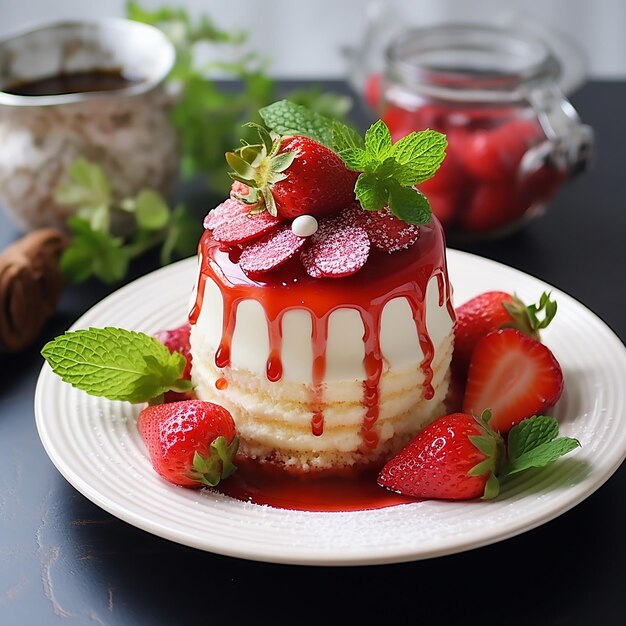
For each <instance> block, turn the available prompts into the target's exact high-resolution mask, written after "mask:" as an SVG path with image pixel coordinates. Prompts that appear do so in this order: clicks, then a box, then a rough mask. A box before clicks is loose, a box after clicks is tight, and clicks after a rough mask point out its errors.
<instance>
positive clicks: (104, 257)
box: [60, 217, 130, 283]
mask: <svg viewBox="0 0 626 626" xmlns="http://www.w3.org/2000/svg"><path fill="white" fill-rule="evenodd" d="M68 226H69V228H70V231H71V232H72V239H71V241H70V245H69V246H68V247H67V248H66V249H65V250H64V251H63V254H62V256H61V261H60V269H61V273H62V274H63V276H64V277H65V278H66V279H67V280H69V281H70V282H74V283H81V282H84V281H85V280H87V279H88V278H90V277H91V276H95V277H96V278H99V279H100V280H102V281H104V282H105V283H115V282H117V281H119V280H121V279H122V278H123V277H124V276H125V275H126V271H127V270H128V263H129V261H130V257H129V254H128V251H127V250H126V249H125V248H124V247H123V241H122V240H121V239H119V238H116V237H111V236H110V235H108V234H106V233H103V232H100V231H96V230H93V229H92V228H91V225H90V224H89V222H87V221H85V220H83V219H81V218H79V217H71V218H69V220H68Z"/></svg>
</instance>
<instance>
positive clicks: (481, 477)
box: [378, 413, 502, 500]
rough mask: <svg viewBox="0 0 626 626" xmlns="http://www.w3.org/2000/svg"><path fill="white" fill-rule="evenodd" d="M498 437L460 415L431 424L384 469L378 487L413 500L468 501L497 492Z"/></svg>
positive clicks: (489, 496)
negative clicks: (410, 497) (414, 498)
mask: <svg viewBox="0 0 626 626" xmlns="http://www.w3.org/2000/svg"><path fill="white" fill-rule="evenodd" d="M501 458H502V450H501V439H500V437H499V436H498V435H497V434H496V433H494V432H492V431H491V430H490V429H489V428H488V427H487V426H486V425H485V424H484V422H483V421H482V420H481V419H479V418H475V417H473V416H472V415H467V414H465V413H452V414H450V415H445V416H444V417H440V418H439V419H437V420H435V421H434V422H433V423H432V424H430V425H429V426H427V427H426V428H425V429H424V430H422V431H421V432H420V433H419V434H418V435H417V436H416V437H415V438H414V439H413V440H412V441H411V442H409V444H408V445H407V446H406V447H405V448H404V449H403V450H401V451H400V452H399V453H398V454H397V455H396V456H395V457H393V458H392V459H391V460H390V461H388V462H387V464H386V465H385V466H384V467H383V469H382V470H381V472H380V474H379V475H378V484H379V485H380V486H381V487H385V488H386V489H389V490H391V491H395V492H397V493H401V494H404V495H407V496H413V497H416V498H438V499H444V500H468V499H471V498H478V497H481V496H482V497H484V498H492V497H495V496H496V495H497V494H498V479H497V478H496V470H497V467H498V465H499V463H500V460H501Z"/></svg>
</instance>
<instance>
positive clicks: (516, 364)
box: [463, 328, 563, 433]
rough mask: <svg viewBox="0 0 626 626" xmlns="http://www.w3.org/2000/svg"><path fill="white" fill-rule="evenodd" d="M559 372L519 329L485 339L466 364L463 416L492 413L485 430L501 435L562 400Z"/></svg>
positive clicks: (548, 354)
mask: <svg viewBox="0 0 626 626" xmlns="http://www.w3.org/2000/svg"><path fill="white" fill-rule="evenodd" d="M562 392H563V373H562V371H561V367H560V365H559V363H558V361H557V360H556V358H555V356H554V355H553V354H552V352H551V351H550V350H549V349H548V348H547V347H546V346H544V345H543V344H541V343H539V342H538V341H536V340H535V339H531V338H530V337H527V336H526V335H523V334H522V333H520V332H519V331H518V330H515V329H512V328H506V329H504V330H498V331H494V332H491V333H489V334H487V335H485V336H484V337H483V338H482V339H481V340H480V341H479V342H478V343H477V344H476V347H475V348H474V352H473V353H472V360H471V362H470V367H469V373H468V378H467V386H466V388H465V397H464V398H463V412H465V413H472V414H473V415H480V414H481V413H482V411H483V410H485V409H490V410H491V413H492V417H491V420H490V422H489V425H490V426H491V428H493V429H494V430H496V431H498V432H501V433H506V432H508V431H509V430H510V429H511V428H512V427H513V426H515V425H516V424H518V423H519V422H521V421H522V420H524V419H526V418H528V417H531V416H533V415H538V414H541V413H543V412H544V411H545V410H546V409H547V408H549V407H551V406H552V405H554V404H555V403H556V401H557V400H558V399H559V398H560V397H561V393H562Z"/></svg>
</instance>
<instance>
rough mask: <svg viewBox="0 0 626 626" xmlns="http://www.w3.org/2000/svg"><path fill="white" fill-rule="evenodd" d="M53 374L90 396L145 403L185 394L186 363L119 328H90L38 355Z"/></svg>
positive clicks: (149, 340) (188, 384) (64, 337)
mask: <svg viewBox="0 0 626 626" xmlns="http://www.w3.org/2000/svg"><path fill="white" fill-rule="evenodd" d="M41 354H42V355H43V357H44V358H45V359H46V361H47V362H48V364H49V365H50V367H51V368H52V371H53V372H54V373H55V374H57V375H58V376H60V377H61V378H62V379H63V380H64V381H65V382H66V383H69V384H70V385H72V386H73V387H76V388H78V389H81V390H82V391H85V392H87V393H89V394H90V395H93V396H100V397H103V398H108V399H109V400H122V401H126V402H133V403H137V402H148V401H151V400H154V399H158V398H160V396H162V395H163V394H164V393H165V392H166V391H169V390H173V391H178V392H186V391H190V390H191V389H192V385H191V382H190V381H188V380H184V379H182V378H181V376H182V373H183V370H184V369H185V364H186V360H185V357H184V356H183V355H182V354H180V353H179V352H174V353H170V351H169V350H168V349H167V348H166V347H165V346H164V345H163V344H162V343H161V342H160V341H158V340H157V339H155V338H154V337H151V336H150V335H146V334H144V333H139V332H134V331H130V330H124V329H123V328H113V327H107V328H89V329H87V330H76V331H72V332H67V333H65V334H64V335H60V336H59V337H56V338H55V339H53V340H52V341H50V342H48V343H47V344H46V345H45V346H44V347H43V350H42V351H41Z"/></svg>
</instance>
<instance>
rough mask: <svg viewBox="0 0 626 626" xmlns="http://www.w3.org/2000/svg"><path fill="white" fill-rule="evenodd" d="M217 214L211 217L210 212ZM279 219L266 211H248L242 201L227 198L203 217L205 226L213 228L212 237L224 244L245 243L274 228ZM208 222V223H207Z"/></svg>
mask: <svg viewBox="0 0 626 626" xmlns="http://www.w3.org/2000/svg"><path fill="white" fill-rule="evenodd" d="M216 211H217V214H216V215H215V216H214V217H213V218H211V214H213V213H215V212H216ZM280 223H281V220H279V219H278V218H276V217H272V216H271V215H270V214H269V213H268V212H267V211H264V212H263V213H254V214H252V213H250V207H249V206H248V205H246V204H244V203H243V202H239V201H238V200H233V199H232V198H229V199H228V200H225V201H224V202H222V204H220V205H219V206H218V207H216V208H215V209H213V211H211V212H210V213H209V215H207V217H206V218H205V228H210V229H212V230H213V237H214V238H215V239H216V240H217V241H220V242H222V243H225V244H231V245H232V244H239V243H247V242H248V241H252V240H253V239H258V238H259V237H261V236H262V235H265V234H266V233H269V232H270V231H272V230H274V229H275V228H276V227H277V226H278V225H279V224H280ZM207 224H208V225H207Z"/></svg>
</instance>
